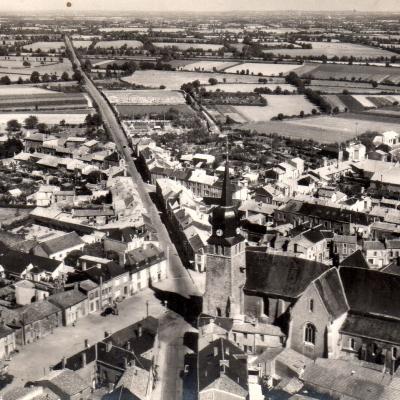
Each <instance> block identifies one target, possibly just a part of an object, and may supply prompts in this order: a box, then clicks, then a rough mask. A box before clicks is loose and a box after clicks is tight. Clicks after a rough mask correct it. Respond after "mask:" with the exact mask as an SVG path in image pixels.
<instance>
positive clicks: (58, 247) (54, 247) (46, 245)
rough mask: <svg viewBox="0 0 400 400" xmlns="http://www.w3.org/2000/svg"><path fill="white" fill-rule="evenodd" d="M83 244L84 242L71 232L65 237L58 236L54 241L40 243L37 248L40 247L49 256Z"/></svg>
mask: <svg viewBox="0 0 400 400" xmlns="http://www.w3.org/2000/svg"><path fill="white" fill-rule="evenodd" d="M83 243H84V242H83V240H82V239H81V238H80V236H79V235H78V234H77V233H76V232H75V231H73V232H69V233H66V234H65V235H62V236H58V237H56V238H54V239H50V240H47V241H45V242H42V243H41V244H40V245H39V247H41V248H42V250H43V251H44V252H45V253H46V254H48V255H51V254H55V253H58V252H60V251H63V250H68V249H70V248H71V247H75V246H78V245H81V244H83Z"/></svg>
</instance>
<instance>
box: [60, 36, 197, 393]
mask: <svg viewBox="0 0 400 400" xmlns="http://www.w3.org/2000/svg"><path fill="white" fill-rule="evenodd" d="M65 43H66V46H67V48H68V49H69V51H70V54H71V58H72V60H71V61H72V62H73V63H75V65H76V66H77V68H78V69H79V70H80V71H81V73H82V79H83V80H84V85H85V89H86V90H87V92H88V93H89V95H90V96H91V97H92V99H93V101H94V102H95V103H96V104H97V107H98V110H99V113H100V114H101V117H102V119H103V123H104V126H105V128H106V129H107V131H108V132H109V134H110V135H111V136H112V138H113V140H114V142H115V144H116V145H117V148H118V151H119V152H120V153H121V154H122V155H123V157H124V159H125V161H126V166H127V170H128V173H129V174H130V176H131V177H132V179H133V180H134V182H135V183H136V185H137V189H138V192H139V195H140V198H141V200H142V203H143V206H144V207H145V209H146V212H147V214H148V215H149V217H150V219H151V221H152V224H153V226H154V228H155V229H156V231H157V234H158V239H159V241H160V244H161V246H162V247H163V249H164V250H165V251H166V252H167V254H168V259H169V263H168V264H169V267H168V268H169V271H168V279H167V280H166V281H164V282H161V284H160V285H159V287H160V288H161V289H162V290H165V291H167V292H172V293H176V294H177V296H176V297H177V302H178V303H179V302H181V303H182V301H179V297H180V296H183V297H186V298H190V297H191V296H201V294H202V293H201V290H199V288H198V287H197V286H196V285H195V282H194V280H193V278H192V276H191V275H190V274H189V272H188V270H187V269H186V268H185V267H184V266H183V264H182V262H181V259H180V258H179V256H178V253H177V251H176V248H175V246H174V244H173V242H172V240H171V238H170V236H169V234H168V231H167V229H166V227H165V225H164V224H163V223H162V221H161V218H160V215H159V212H158V209H157V207H156V206H155V204H154V203H153V201H152V200H151V198H150V195H149V192H148V185H146V184H145V183H144V182H143V180H142V177H141V176H140V174H139V172H138V171H137V169H136V166H135V164H134V161H133V159H132V155H131V153H132V150H131V147H130V144H129V143H128V140H127V138H126V135H125V132H124V131H123V129H122V127H121V125H120V123H119V121H118V119H117V117H116V116H115V114H114V111H113V110H112V108H111V106H110V104H109V103H108V102H107V101H106V99H105V98H104V97H103V95H102V94H101V92H100V91H99V90H98V89H97V87H96V86H95V85H94V84H93V82H92V81H91V80H90V79H89V77H88V76H87V75H86V73H85V72H84V71H83V70H82V68H81V64H80V61H79V59H78V58H77V56H76V53H75V50H74V48H73V46H72V43H71V41H70V39H69V37H68V36H65ZM194 275H196V274H194ZM189 304H190V303H189ZM165 329H167V331H168V334H165V333H164V334H162V332H164V330H165ZM188 329H190V327H189V325H188V324H187V323H185V321H183V319H181V320H180V321H178V322H177V323H176V324H175V326H174V327H173V328H172V327H169V328H168V327H164V326H163V324H162V323H161V326H160V330H161V331H160V346H161V347H160V360H162V362H159V363H160V364H161V365H159V367H160V370H159V373H160V376H159V377H160V382H158V385H157V386H156V389H155V390H154V393H153V396H152V399H153V400H161V399H162V400H175V399H180V398H182V380H181V379H180V376H179V372H180V371H181V369H182V368H183V367H184V365H183V359H184V355H185V353H186V352H187V348H186V347H185V346H184V344H183V342H182V338H183V337H184V335H185V333H186V332H187V331H188Z"/></svg>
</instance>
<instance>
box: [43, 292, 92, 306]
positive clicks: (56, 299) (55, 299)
mask: <svg viewBox="0 0 400 400" xmlns="http://www.w3.org/2000/svg"><path fill="white" fill-rule="evenodd" d="M86 299H87V296H86V295H84V294H83V293H81V292H80V291H78V290H68V291H66V292H60V293H55V294H53V295H51V296H50V297H49V298H48V300H49V301H50V302H51V303H53V304H55V305H56V306H58V307H60V308H61V309H66V308H69V307H72V306H74V305H76V304H78V303H81V302H82V301H84V300H86Z"/></svg>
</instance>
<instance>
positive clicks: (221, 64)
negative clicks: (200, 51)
mask: <svg viewBox="0 0 400 400" xmlns="http://www.w3.org/2000/svg"><path fill="white" fill-rule="evenodd" d="M237 64H238V63H237V62H228V61H198V62H192V63H190V64H187V65H184V66H182V67H180V69H183V70H185V71H209V72H213V71H223V70H225V69H227V68H230V67H233V66H234V65H237Z"/></svg>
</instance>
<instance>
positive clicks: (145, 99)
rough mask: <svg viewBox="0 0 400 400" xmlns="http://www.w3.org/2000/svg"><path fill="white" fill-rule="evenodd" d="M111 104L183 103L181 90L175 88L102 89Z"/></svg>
mask: <svg viewBox="0 0 400 400" xmlns="http://www.w3.org/2000/svg"><path fill="white" fill-rule="evenodd" d="M103 93H104V95H105V96H106V97H107V98H108V100H109V101H110V103H111V104H121V105H122V104H132V105H164V104H167V105H168V104H185V103H186V101H185V98H184V97H183V94H182V92H179V91H175V90H104V91H103Z"/></svg>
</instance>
